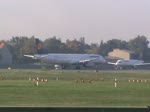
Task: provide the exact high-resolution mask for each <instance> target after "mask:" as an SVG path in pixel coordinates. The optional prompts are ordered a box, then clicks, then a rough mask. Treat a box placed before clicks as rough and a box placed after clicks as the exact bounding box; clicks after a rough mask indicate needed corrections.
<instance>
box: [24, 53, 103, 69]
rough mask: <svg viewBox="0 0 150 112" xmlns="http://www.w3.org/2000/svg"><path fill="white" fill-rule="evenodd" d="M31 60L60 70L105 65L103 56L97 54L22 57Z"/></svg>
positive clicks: (53, 54) (52, 54)
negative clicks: (71, 66)
mask: <svg viewBox="0 0 150 112" xmlns="http://www.w3.org/2000/svg"><path fill="white" fill-rule="evenodd" d="M24 56H25V57H30V58H32V59H38V60H40V61H42V62H44V63H47V64H57V65H61V66H62V69H65V65H67V64H72V65H76V69H80V65H83V66H84V67H89V66H98V65H99V64H101V63H106V60H105V58H104V57H103V56H101V55H98V54H61V53H49V54H35V55H24Z"/></svg>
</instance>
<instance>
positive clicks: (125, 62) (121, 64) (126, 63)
mask: <svg viewBox="0 0 150 112" xmlns="http://www.w3.org/2000/svg"><path fill="white" fill-rule="evenodd" d="M107 63H108V64H111V65H114V68H115V69H123V67H125V66H131V67H132V68H136V67H137V66H138V65H150V63H144V61H143V60H133V59H132V60H126V59H122V60H117V62H116V63H113V62H107Z"/></svg>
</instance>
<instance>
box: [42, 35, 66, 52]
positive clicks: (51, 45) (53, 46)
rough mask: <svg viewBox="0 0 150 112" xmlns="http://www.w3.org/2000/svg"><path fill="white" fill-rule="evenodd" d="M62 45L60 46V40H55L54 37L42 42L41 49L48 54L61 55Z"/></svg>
mask: <svg viewBox="0 0 150 112" xmlns="http://www.w3.org/2000/svg"><path fill="white" fill-rule="evenodd" d="M63 47H64V44H62V42H61V40H60V39H57V38H56V37H55V36H54V37H53V38H48V39H46V40H45V41H44V42H43V48H44V49H45V50H46V51H47V52H48V53H61V52H62V48H63Z"/></svg>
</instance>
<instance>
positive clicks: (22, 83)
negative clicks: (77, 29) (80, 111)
mask: <svg viewBox="0 0 150 112" xmlns="http://www.w3.org/2000/svg"><path fill="white" fill-rule="evenodd" d="M29 77H30V78H32V79H35V78H36V77H39V78H40V79H48V82H39V86H38V87H37V86H35V82H33V81H29ZM0 78H1V80H0V106H142V107H143V106H148V105H150V71H141V70H137V71H128V70H125V71H99V72H94V71H86V70H85V71H72V70H68V71H67V70H65V71H61V70H60V71H59V70H58V71H57V70H51V71H48V70H45V71H44V70H2V69H1V70H0ZM115 78H117V87H116V88H115V87H114V79H115ZM129 79H130V80H135V81H137V80H140V81H141V80H142V81H143V82H140V83H138V82H134V83H133V82H130V83H129V82H128V80H129ZM75 80H76V81H75ZM82 80H84V83H83V82H82ZM88 80H92V82H91V83H89V82H88ZM145 80H146V81H147V82H144V81H145ZM77 81H78V82H77Z"/></svg>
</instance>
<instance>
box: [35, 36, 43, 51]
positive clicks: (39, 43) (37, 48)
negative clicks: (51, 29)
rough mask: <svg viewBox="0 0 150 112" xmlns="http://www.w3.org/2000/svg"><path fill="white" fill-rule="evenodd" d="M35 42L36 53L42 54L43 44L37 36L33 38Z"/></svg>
mask: <svg viewBox="0 0 150 112" xmlns="http://www.w3.org/2000/svg"><path fill="white" fill-rule="evenodd" d="M35 44H36V50H37V54H43V46H42V43H41V41H40V40H39V39H38V38H36V39H35Z"/></svg>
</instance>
